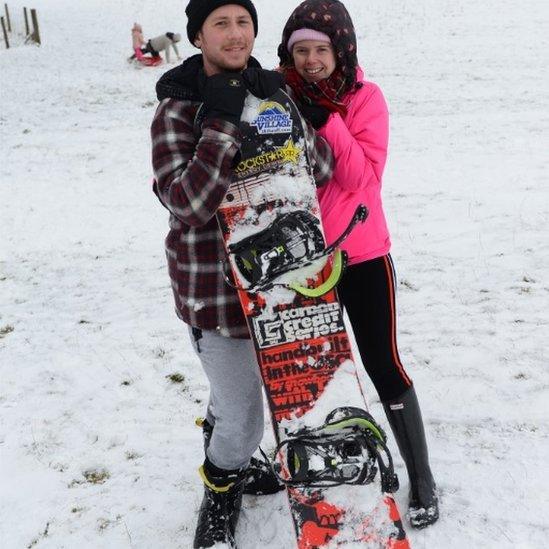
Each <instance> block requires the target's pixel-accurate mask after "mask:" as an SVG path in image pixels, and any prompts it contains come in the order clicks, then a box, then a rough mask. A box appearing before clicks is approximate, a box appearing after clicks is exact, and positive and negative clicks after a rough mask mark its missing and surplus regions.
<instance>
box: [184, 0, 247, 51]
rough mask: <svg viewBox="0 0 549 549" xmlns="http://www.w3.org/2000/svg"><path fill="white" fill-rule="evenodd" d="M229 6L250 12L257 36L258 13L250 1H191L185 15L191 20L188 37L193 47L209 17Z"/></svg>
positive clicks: (188, 23) (189, 21)
mask: <svg viewBox="0 0 549 549" xmlns="http://www.w3.org/2000/svg"><path fill="white" fill-rule="evenodd" d="M227 4H236V5H238V6H242V7H243V8H244V9H246V10H248V12H249V13H250V15H251V17H252V21H253V24H254V34H255V36H257V12H256V11H255V7H254V5H253V4H252V3H251V1H250V0H190V2H189V3H188V5H187V7H186V9H185V13H186V14H187V18H188V19H189V20H188V22H187V36H188V37H189V42H190V43H191V44H192V45H193V46H194V41H195V39H196V35H197V33H198V31H199V30H200V29H201V28H202V25H203V24H204V21H205V20H206V19H207V17H208V15H210V13H212V11H214V10H216V9H217V8H220V7H221V6H226V5H227Z"/></svg>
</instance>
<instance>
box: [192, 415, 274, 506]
mask: <svg viewBox="0 0 549 549" xmlns="http://www.w3.org/2000/svg"><path fill="white" fill-rule="evenodd" d="M196 424H197V425H198V426H199V427H202V435H203V437H204V453H206V450H207V449H208V446H209V444H210V438H211V437H212V432H213V426H212V425H211V424H210V423H209V422H208V420H207V419H202V418H199V419H197V420H196ZM280 490H284V485H283V484H282V483H281V482H280V481H279V480H278V478H277V477H276V475H275V474H274V473H273V470H272V468H271V464H270V463H269V461H268V459H267V458H266V457H265V459H263V460H261V459H257V458H255V457H252V458H251V459H250V465H249V466H248V468H247V469H246V471H245V473H244V493H245V494H249V495H252V496H266V495H269V494H276V493H277V492H280Z"/></svg>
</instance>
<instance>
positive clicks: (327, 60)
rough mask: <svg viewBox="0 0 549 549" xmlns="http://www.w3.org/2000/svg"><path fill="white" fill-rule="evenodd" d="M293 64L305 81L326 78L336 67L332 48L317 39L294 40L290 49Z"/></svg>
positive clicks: (316, 80)
mask: <svg viewBox="0 0 549 549" xmlns="http://www.w3.org/2000/svg"><path fill="white" fill-rule="evenodd" d="M292 57H293V59H294V66H295V69H296V71H297V72H298V73H299V75H300V76H301V78H303V80H305V81H306V82H318V81H319V80H323V79H324V78H328V77H329V76H330V75H331V74H332V73H333V72H334V70H335V68H336V59H335V54H334V48H333V47H332V45H331V44H328V43H327V42H321V41H319V40H302V41H301V42H296V43H295V44H294V47H293V49H292Z"/></svg>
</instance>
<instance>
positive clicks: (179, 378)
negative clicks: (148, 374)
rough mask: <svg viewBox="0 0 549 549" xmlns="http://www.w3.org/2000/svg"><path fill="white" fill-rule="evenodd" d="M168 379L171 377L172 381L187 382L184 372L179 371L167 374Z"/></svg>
mask: <svg viewBox="0 0 549 549" xmlns="http://www.w3.org/2000/svg"><path fill="white" fill-rule="evenodd" d="M166 379H169V380H170V381H171V382H172V383H175V384H177V383H185V376H183V375H182V374H178V373H177V372H176V373H174V374H170V375H168V376H166Z"/></svg>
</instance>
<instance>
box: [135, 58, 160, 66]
mask: <svg viewBox="0 0 549 549" xmlns="http://www.w3.org/2000/svg"><path fill="white" fill-rule="evenodd" d="M137 61H139V63H141V64H142V65H144V66H145V67H156V66H157V65H161V64H162V57H147V56H143V57H142V58H141V59H138V60H137Z"/></svg>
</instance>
